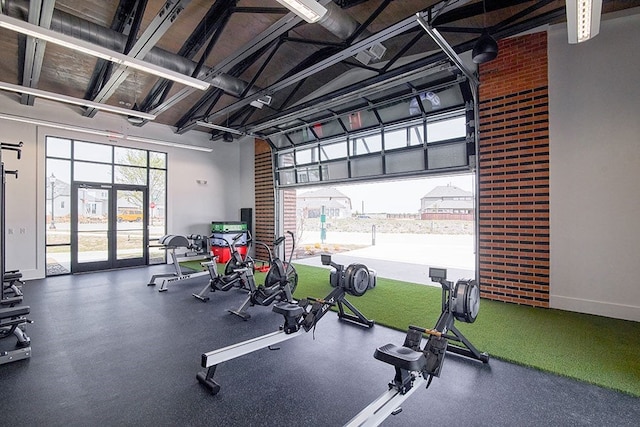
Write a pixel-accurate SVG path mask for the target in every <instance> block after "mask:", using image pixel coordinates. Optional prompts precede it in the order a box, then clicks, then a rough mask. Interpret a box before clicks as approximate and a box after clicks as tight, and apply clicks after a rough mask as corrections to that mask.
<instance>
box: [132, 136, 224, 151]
mask: <svg viewBox="0 0 640 427" xmlns="http://www.w3.org/2000/svg"><path fill="white" fill-rule="evenodd" d="M125 139H126V140H128V141H136V142H144V143H147V144H156V145H164V146H166V147H175V148H184V149H187V150H195V151H204V152H207V153H211V152H212V151H213V148H208V147H199V146H197V145H188V144H179V143H177V142H170V141H162V140H160V139H154V138H145V137H144V136H134V135H127V136H126V137H125Z"/></svg>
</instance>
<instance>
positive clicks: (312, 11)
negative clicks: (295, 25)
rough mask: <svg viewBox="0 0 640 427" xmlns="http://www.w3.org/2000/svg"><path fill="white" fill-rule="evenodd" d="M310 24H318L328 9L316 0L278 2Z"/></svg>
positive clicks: (285, 0) (280, 0)
mask: <svg viewBox="0 0 640 427" xmlns="http://www.w3.org/2000/svg"><path fill="white" fill-rule="evenodd" d="M276 1H277V2H278V3H280V4H281V5H283V6H285V7H286V8H287V9H289V10H290V11H291V12H293V13H295V14H296V15H298V16H299V17H300V18H302V19H304V20H305V21H307V22H308V23H310V24H313V23H314V22H318V21H319V20H320V18H322V17H323V16H324V15H325V13H327V9H326V8H325V7H324V6H322V5H321V4H320V3H318V2H317V1H315V0H276Z"/></svg>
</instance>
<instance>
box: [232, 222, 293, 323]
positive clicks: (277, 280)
mask: <svg viewBox="0 0 640 427" xmlns="http://www.w3.org/2000/svg"><path fill="white" fill-rule="evenodd" d="M287 234H289V235H290V236H291V240H292V244H291V253H290V255H289V261H288V262H286V261H285V262H283V261H282V260H281V259H280V258H278V257H277V256H274V255H273V252H272V251H271V248H269V246H267V245H266V244H265V243H262V242H256V244H258V245H262V246H264V247H265V248H266V250H267V252H268V254H269V270H268V271H267V275H266V277H265V279H264V285H259V286H256V282H255V279H254V276H253V266H251V268H248V267H245V268H240V269H236V271H237V272H241V273H244V277H245V278H246V283H247V285H248V286H249V295H248V296H247V298H246V299H245V300H244V302H243V303H242V304H241V305H240V307H238V308H237V309H235V310H228V311H229V313H231V314H235V315H236V316H238V317H240V318H242V319H243V320H249V319H250V318H251V315H250V314H249V313H247V311H246V309H247V307H250V306H254V305H261V306H265V307H266V306H269V305H271V304H272V303H274V302H277V301H289V302H291V301H293V292H294V291H295V290H296V286H298V272H297V271H296V269H295V267H294V266H293V265H292V264H291V260H292V259H293V251H294V250H295V246H296V242H295V237H294V235H293V233H292V232H290V231H287ZM284 240H285V236H280V237H278V238H277V239H276V240H275V241H274V242H273V249H274V251H275V250H276V249H277V248H278V246H280V244H282V242H284Z"/></svg>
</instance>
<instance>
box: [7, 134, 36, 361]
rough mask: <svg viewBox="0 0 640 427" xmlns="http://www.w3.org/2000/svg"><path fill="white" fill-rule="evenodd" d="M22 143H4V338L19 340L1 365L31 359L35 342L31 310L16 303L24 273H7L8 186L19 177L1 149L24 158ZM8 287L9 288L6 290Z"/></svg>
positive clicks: (20, 300)
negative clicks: (29, 328)
mask: <svg viewBox="0 0 640 427" xmlns="http://www.w3.org/2000/svg"><path fill="white" fill-rule="evenodd" d="M21 147H22V142H20V143H18V144H9V143H4V142H3V143H0V179H1V180H2V183H1V184H0V277H2V287H0V300H1V301H2V305H3V306H5V305H9V307H4V308H0V339H2V338H8V337H10V336H15V337H16V339H17V343H16V348H15V349H13V350H9V351H0V364H4V363H9V362H15V361H18V360H23V359H28V358H29V357H31V339H30V338H29V337H28V336H27V334H26V332H25V329H26V325H27V323H32V321H31V320H29V319H27V317H26V316H27V315H28V314H29V313H30V311H31V308H30V307H29V306H17V307H14V305H15V304H17V303H20V302H22V291H21V290H20V289H19V288H18V286H17V282H19V283H22V282H21V281H20V279H21V278H22V274H21V273H19V272H18V271H17V270H14V271H5V251H6V246H5V239H4V236H5V233H4V232H5V185H6V175H8V174H10V175H14V176H15V177H16V178H17V177H18V171H7V170H5V168H4V163H3V162H2V155H1V150H10V151H15V152H16V153H17V154H16V155H17V158H18V159H20V156H21V153H22V150H21ZM5 285H6V288H5ZM5 290H7V292H8V293H9V291H10V292H13V297H9V296H5Z"/></svg>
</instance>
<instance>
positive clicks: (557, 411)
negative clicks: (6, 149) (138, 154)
mask: <svg viewBox="0 0 640 427" xmlns="http://www.w3.org/2000/svg"><path fill="white" fill-rule="evenodd" d="M168 268H169V267H168V266H157V267H151V268H140V269H130V270H121V271H114V272H106V273H94V274H84V275H76V276H62V277H56V278H50V279H46V280H38V281H33V282H30V283H28V284H27V285H26V286H25V301H26V303H28V304H29V305H30V306H31V313H32V314H31V316H30V318H31V319H33V320H34V322H35V323H33V324H31V325H29V326H28V329H27V331H28V334H29V336H30V337H31V339H32V351H33V355H32V357H31V359H28V360H25V361H18V362H14V363H9V364H5V365H2V366H0V402H1V403H0V405H1V406H0V408H1V411H0V412H1V414H2V416H1V417H0V425H2V426H12V427H17V426H98V425H99V426H121V425H136V426H176V425H180V426H203V425H210V426H341V425H343V424H344V423H346V422H347V421H349V420H350V419H351V418H352V417H353V416H354V415H356V414H357V413H358V412H359V411H360V410H361V409H363V408H364V407H366V406H367V405H368V404H369V402H371V401H372V400H374V399H375V398H376V397H378V396H379V395H380V394H381V393H383V392H384V391H385V390H386V389H387V383H388V381H390V380H391V379H392V378H393V374H394V371H393V368H392V367H391V366H390V365H386V364H384V363H382V362H380V361H378V360H376V359H374V358H373V352H374V350H375V348H376V347H378V346H380V345H383V344H386V343H395V344H397V345H401V344H402V342H403V339H404V334H403V333H402V332H398V331H393V330H390V329H387V328H384V327H381V326H374V327H373V328H372V329H363V328H360V327H357V326H354V325H351V324H348V323H343V322H340V321H338V320H337V316H336V315H335V313H329V314H327V315H326V316H325V317H324V318H323V319H322V320H321V322H320V323H319V324H318V326H317V328H316V330H315V331H314V332H309V333H307V334H305V335H303V336H300V337H298V338H294V339H292V340H290V341H287V342H284V343H282V344H280V345H279V348H280V349H279V350H273V351H270V350H267V349H263V350H260V351H257V352H255V353H252V354H249V355H246V356H243V357H240V358H238V359H235V360H232V361H229V362H226V363H224V364H222V365H220V366H219V367H218V370H217V372H216V380H217V381H218V382H219V383H220V384H221V385H222V389H221V391H220V393H219V394H217V395H216V396H212V395H210V394H209V393H208V392H207V391H206V390H205V389H204V388H203V387H202V386H201V385H200V384H199V383H198V382H197V381H196V373H198V372H199V371H200V370H201V368H200V358H201V354H202V353H203V352H207V351H211V350H215V349H218V348H221V347H224V346H227V345H231V344H234V343H237V342H240V341H243V340H247V339H250V338H254V337H257V336H260V335H262V334H265V333H268V332H272V331H274V330H276V329H277V328H278V326H279V324H280V323H281V318H280V316H279V315H277V314H275V313H273V312H271V308H270V307H252V308H250V313H251V314H252V318H251V319H250V320H248V321H242V320H241V319H239V318H237V317H235V316H233V315H230V314H229V313H228V312H227V311H226V310H227V309H229V308H235V307H237V306H238V305H239V304H240V303H241V301H242V299H243V298H244V296H245V295H244V294H243V293H242V292H240V291H238V290H231V291H229V292H224V293H222V292H216V293H212V294H211V300H210V301H209V302H208V303H202V302H200V301H198V300H196V299H194V298H193V297H192V296H191V293H192V292H197V291H199V290H200V289H201V288H202V286H203V285H204V284H205V283H206V279H205V278H200V279H199V280H193V281H191V282H188V281H185V282H181V283H179V284H175V285H173V286H171V287H169V290H168V291H167V292H165V293H159V292H158V291H157V289H156V288H157V287H156V288H154V287H148V286H146V283H147V280H148V278H149V277H150V276H151V274H154V273H158V272H162V271H166V270H168ZM374 292H375V290H374ZM350 300H351V302H352V303H354V305H356V306H357V305H358V301H357V298H352V299H350ZM390 309H393V308H392V307H390ZM365 314H366V313H365ZM480 315H482V313H480ZM374 320H375V319H374ZM421 326H426V327H430V326H433V325H421ZM14 342H15V340H14V339H13V338H8V339H4V340H1V341H0V344H1V345H3V346H7V345H13V343H14ZM480 350H483V349H480ZM541 351H544V349H541ZM402 407H403V411H402V412H401V413H400V414H398V415H396V416H392V417H390V418H388V419H387V421H386V422H385V424H384V425H388V426H429V425H433V426H442V425H470V426H515V425H517V426H542V425H545V426H549V425H551V426H605V425H606V426H637V425H638V420H640V399H638V398H635V397H631V396H628V395H624V394H621V393H617V392H613V391H610V390H606V389H602V388H599V387H596V386H591V385H587V384H584V383H581V382H577V381H573V380H571V379H567V378H563V377H558V376H555V375H551V374H546V373H541V372H538V371H535V370H532V369H527V368H524V367H520V366H516V365H512V364H509V363H504V362H501V361H499V360H494V359H492V360H491V361H490V362H489V363H488V364H482V363H480V362H477V361H474V360H467V359H465V358H462V357H459V356H456V355H448V356H447V357H446V360H445V362H444V367H443V372H442V375H441V377H440V378H436V379H434V381H433V383H432V384H431V386H430V388H429V389H420V390H417V391H416V392H415V393H414V394H413V395H412V396H411V397H410V398H409V399H408V400H407V401H406V402H405V403H404V404H403V406H402Z"/></svg>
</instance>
